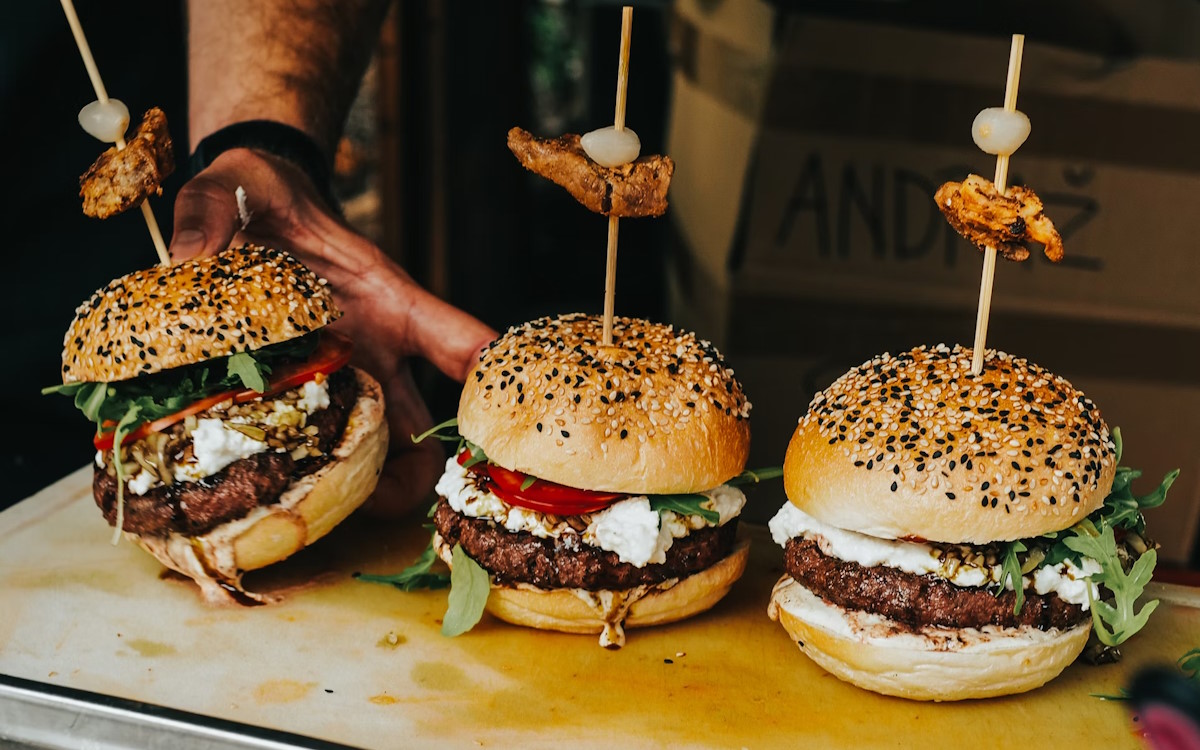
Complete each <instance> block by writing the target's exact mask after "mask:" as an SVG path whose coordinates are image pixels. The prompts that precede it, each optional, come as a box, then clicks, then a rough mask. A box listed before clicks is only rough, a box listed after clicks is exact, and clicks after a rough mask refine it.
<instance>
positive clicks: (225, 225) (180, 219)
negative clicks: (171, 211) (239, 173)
mask: <svg viewBox="0 0 1200 750" xmlns="http://www.w3.org/2000/svg"><path fill="white" fill-rule="evenodd" d="M236 189H237V186H236V185H227V184H225V182H224V181H223V180H222V179H221V178H219V177H216V176H214V175H212V174H211V173H205V172H201V173H200V174H198V175H196V176H195V177H193V178H192V179H191V180H189V181H188V182H187V183H186V184H185V185H184V186H183V187H181V188H180V189H179V194H178V196H177V197H176V198H175V224H174V231H173V232H172V234H171V247H170V253H171V258H172V260H174V261H176V262H178V261H181V260H188V259H189V258H198V257H205V256H209V255H215V254H216V253H219V252H221V251H222V250H225V249H226V248H227V247H229V243H230V242H231V241H232V240H233V235H234V233H236V232H237V231H238V229H239V228H240V222H239V220H238V208H237V198H236V196H235V195H234V193H235V191H236Z"/></svg>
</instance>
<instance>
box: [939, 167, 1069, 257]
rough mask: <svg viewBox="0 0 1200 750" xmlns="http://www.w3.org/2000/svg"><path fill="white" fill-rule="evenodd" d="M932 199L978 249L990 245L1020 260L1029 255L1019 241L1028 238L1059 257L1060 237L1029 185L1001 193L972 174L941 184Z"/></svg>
mask: <svg viewBox="0 0 1200 750" xmlns="http://www.w3.org/2000/svg"><path fill="white" fill-rule="evenodd" d="M934 200H936V201H937V204H938V208H940V209H941V210H942V213H943V214H945V215H946V220H947V221H949V222H950V226H952V227H954V229H955V231H957V232H958V233H959V234H961V235H962V236H963V237H966V238H967V239H968V240H970V241H971V243H972V244H974V245H975V246H976V247H978V248H979V249H980V250H984V249H985V248H987V247H989V246H991V247H994V248H996V251H997V252H999V253H1000V255H1002V256H1003V257H1004V258H1006V259H1008V260H1015V261H1022V260H1025V259H1026V258H1028V257H1029V250H1028V249H1026V248H1025V246H1024V244H1023V243H1026V242H1029V241H1031V240H1032V241H1034V242H1040V243H1042V244H1043V245H1045V246H1046V247H1045V252H1046V257H1047V258H1049V259H1050V260H1051V261H1053V262H1055V263H1057V262H1059V261H1060V260H1062V258H1063V242H1062V237H1061V236H1060V235H1059V233H1058V230H1056V229H1055V228H1054V222H1052V221H1050V219H1049V218H1048V217H1047V216H1046V215H1045V214H1044V213H1042V211H1043V207H1042V200H1041V199H1040V198H1038V197H1037V195H1035V194H1034V192H1033V191H1032V190H1030V189H1029V188H1026V187H1021V186H1020V185H1013V186H1012V187H1010V188H1009V189H1008V194H1007V195H1001V194H1000V193H998V192H997V191H996V186H995V185H994V184H992V182H991V181H989V180H986V179H984V178H983V177H980V176H979V175H977V174H973V175H968V176H967V179H965V180H963V181H962V182H947V183H946V184H945V185H942V186H941V187H940V188H938V191H937V193H935V194H934Z"/></svg>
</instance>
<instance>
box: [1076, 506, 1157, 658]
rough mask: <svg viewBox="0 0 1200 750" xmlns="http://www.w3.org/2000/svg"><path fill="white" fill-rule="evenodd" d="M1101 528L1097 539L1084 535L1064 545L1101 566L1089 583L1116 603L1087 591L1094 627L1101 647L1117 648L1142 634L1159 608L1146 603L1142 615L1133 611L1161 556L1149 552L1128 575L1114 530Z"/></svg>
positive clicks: (1078, 535) (1153, 551)
mask: <svg viewBox="0 0 1200 750" xmlns="http://www.w3.org/2000/svg"><path fill="white" fill-rule="evenodd" d="M1101 526H1102V528H1101V529H1100V533H1099V535H1098V536H1092V535H1090V534H1088V533H1086V532H1081V533H1077V534H1076V535H1075V536H1071V537H1067V538H1066V539H1065V540H1064V542H1065V544H1066V545H1067V546H1068V547H1070V548H1071V549H1073V550H1075V551H1076V552H1078V553H1080V554H1081V555H1084V556H1085V557H1090V558H1092V559H1093V560H1095V561H1096V562H1098V563H1099V564H1100V568H1101V570H1100V572H1099V573H1093V574H1092V575H1091V576H1090V580H1091V582H1092V583H1094V584H1096V585H1098V586H1103V587H1104V588H1106V589H1108V590H1109V591H1110V592H1111V593H1112V595H1113V603H1111V604H1110V603H1109V602H1107V601H1104V600H1103V599H1097V598H1095V597H1094V596H1093V595H1092V588H1091V587H1090V586H1089V587H1088V601H1089V602H1090V603H1091V607H1092V626H1093V627H1094V628H1095V630H1096V636H1097V637H1098V638H1099V639H1100V642H1101V643H1103V644H1104V645H1106V646H1116V645H1119V644H1121V643H1124V642H1125V641H1126V640H1128V639H1129V638H1130V637H1131V636H1132V635H1133V634H1135V633H1137V632H1138V631H1139V630H1141V629H1142V628H1143V627H1144V626H1145V625H1146V621H1147V620H1148V619H1149V618H1150V614H1151V613H1152V612H1153V611H1154V610H1155V609H1156V608H1157V607H1158V600H1157V599H1155V600H1153V601H1150V602H1146V604H1145V605H1143V606H1142V609H1141V610H1140V611H1136V612H1135V611H1134V607H1135V604H1136V603H1137V599H1138V597H1139V596H1141V595H1142V591H1143V590H1144V589H1145V588H1146V584H1147V583H1149V582H1150V576H1151V575H1152V574H1153V572H1154V565H1155V563H1156V562H1157V561H1158V553H1157V552H1156V551H1155V550H1148V551H1146V552H1145V553H1144V554H1142V556H1141V557H1139V558H1138V559H1137V562H1135V563H1134V564H1133V567H1132V568H1131V569H1130V571H1129V572H1128V573H1126V572H1125V570H1124V568H1122V567H1121V560H1120V558H1119V557H1118V556H1117V543H1116V540H1115V538H1114V536H1113V530H1112V527H1111V526H1108V525H1107V524H1101Z"/></svg>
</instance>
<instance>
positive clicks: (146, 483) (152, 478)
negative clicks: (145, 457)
mask: <svg viewBox="0 0 1200 750" xmlns="http://www.w3.org/2000/svg"><path fill="white" fill-rule="evenodd" d="M156 482H158V477H157V476H156V475H155V474H153V473H151V472H149V471H146V470H145V469H142V470H141V471H140V472H138V474H137V476H135V477H134V478H133V479H130V480H129V483H128V484H127V485H126V486H127V487H129V491H130V492H132V493H133V494H135V495H145V494H146V490H148V489H150V488H151V487H152V486H154V484H155V483H156Z"/></svg>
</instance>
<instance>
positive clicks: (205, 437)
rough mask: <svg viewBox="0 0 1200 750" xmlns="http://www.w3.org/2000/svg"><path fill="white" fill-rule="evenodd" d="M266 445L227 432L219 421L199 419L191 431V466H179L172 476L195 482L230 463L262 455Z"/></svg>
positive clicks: (187, 464) (234, 432)
mask: <svg viewBox="0 0 1200 750" xmlns="http://www.w3.org/2000/svg"><path fill="white" fill-rule="evenodd" d="M266 449H267V444H266V443H265V442H263V441H261V440H255V439H254V438H252V437H249V436H248V435H244V434H242V433H240V432H238V431H237V430H233V429H230V428H228V427H226V426H225V423H224V422H222V421H221V420H219V419H201V420H200V421H199V422H197V423H196V429H194V430H192V454H193V455H194V456H195V458H196V460H195V462H194V463H186V464H180V465H179V466H178V467H177V468H176V470H175V476H176V477H177V478H179V479H182V480H184V481H187V482H195V481H198V480H200V479H203V478H204V477H207V476H211V475H213V474H216V473H217V472H218V471H220V470H221V469H224V468H225V467H226V466H228V465H229V464H231V463H233V462H234V461H239V460H241V459H243V458H247V457H249V456H253V455H254V454H255V453H262V452H263V451H265V450H266Z"/></svg>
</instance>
